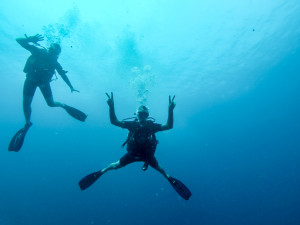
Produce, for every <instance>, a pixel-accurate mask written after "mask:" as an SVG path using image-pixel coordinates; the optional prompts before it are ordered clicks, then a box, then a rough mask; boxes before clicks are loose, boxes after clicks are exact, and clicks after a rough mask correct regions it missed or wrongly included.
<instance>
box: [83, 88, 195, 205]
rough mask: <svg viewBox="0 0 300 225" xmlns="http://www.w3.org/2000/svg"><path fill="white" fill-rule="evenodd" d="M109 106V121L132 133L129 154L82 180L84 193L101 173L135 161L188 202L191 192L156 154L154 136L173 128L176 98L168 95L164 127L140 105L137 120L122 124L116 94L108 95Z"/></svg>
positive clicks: (128, 139) (128, 140)
mask: <svg viewBox="0 0 300 225" xmlns="http://www.w3.org/2000/svg"><path fill="white" fill-rule="evenodd" d="M106 95H107V97H108V100H107V103H108V105H109V116H110V122H111V123H112V124H113V125H115V126H118V127H122V128H126V129H128V130H129V134H128V137H127V140H126V142H125V143H124V144H123V146H124V145H126V144H127V153H126V154H125V155H124V156H123V157H122V158H121V159H120V160H118V161H117V162H114V163H111V164H109V165H108V166H107V167H106V168H104V169H102V170H99V171H97V172H94V173H92V174H89V175H87V176H86V177H84V178H83V179H81V180H80V182H79V186H80V188H81V190H85V189H86V188H88V187H89V186H90V185H92V184H93V183H94V182H95V181H96V180H97V179H98V178H99V177H100V176H101V175H102V174H104V173H106V172H107V171H109V170H114V169H119V168H122V167H124V166H126V165H128V164H130V163H133V162H139V161H142V162H145V164H144V166H143V168H142V169H143V170H146V169H147V167H148V165H150V166H151V167H152V168H154V169H155V170H157V171H158V172H160V173H161V174H162V175H163V176H164V177H165V178H166V179H167V180H168V181H169V182H170V183H171V185H172V186H173V187H174V189H175V190H176V191H177V193H178V194H179V195H180V196H181V197H182V198H184V199H186V200H188V199H189V198H190V196H191V192H190V191H189V190H188V188H187V187H186V186H185V185H184V184H183V183H181V182H180V181H179V180H177V179H175V178H173V177H171V176H170V175H168V174H167V173H166V172H165V170H164V169H163V168H162V167H161V166H160V165H159V164H158V162H157V160H156V158H155V156H154V154H155V149H156V145H157V140H156V137H155V133H156V132H159V131H164V130H169V129H171V128H173V110H174V108H175V102H174V98H175V96H174V97H173V98H171V96H169V113H168V120H167V123H166V124H165V125H162V124H158V123H154V122H153V120H151V119H149V110H148V108H147V107H146V106H144V105H141V106H140V107H139V108H138V109H137V118H136V119H135V120H134V121H124V120H123V121H119V120H118V119H117V116H116V114H115V107H114V98H113V93H111V96H109V95H108V94H107V93H106Z"/></svg>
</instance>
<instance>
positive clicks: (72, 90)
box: [71, 87, 80, 93]
mask: <svg viewBox="0 0 300 225" xmlns="http://www.w3.org/2000/svg"><path fill="white" fill-rule="evenodd" d="M71 92H72V93H73V92H80V91H78V90H76V89H74V88H73V87H71Z"/></svg>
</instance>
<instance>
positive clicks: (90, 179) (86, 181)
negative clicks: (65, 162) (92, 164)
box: [78, 170, 102, 190]
mask: <svg viewBox="0 0 300 225" xmlns="http://www.w3.org/2000/svg"><path fill="white" fill-rule="evenodd" d="M101 175H102V172H101V170H100V171H97V172H95V173H91V174H89V175H87V176H85V177H84V178H82V179H81V180H80V181H79V183H78V184H79V187H80V189H81V190H85V189H87V188H88V187H89V186H91V185H92V184H93V183H95V182H96V180H98V178H99V177H100V176H101Z"/></svg>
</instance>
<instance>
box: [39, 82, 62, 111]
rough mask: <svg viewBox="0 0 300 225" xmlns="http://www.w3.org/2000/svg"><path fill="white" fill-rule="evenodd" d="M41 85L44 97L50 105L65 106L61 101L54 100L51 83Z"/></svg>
mask: <svg viewBox="0 0 300 225" xmlns="http://www.w3.org/2000/svg"><path fill="white" fill-rule="evenodd" d="M39 87H40V89H41V92H42V94H43V96H44V99H45V100H46V102H47V105H48V106H50V107H62V108H64V104H62V103H60V102H55V101H54V100H53V95H52V90H51V87H50V83H47V84H43V85H41V86H39Z"/></svg>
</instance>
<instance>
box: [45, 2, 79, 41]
mask: <svg viewBox="0 0 300 225" xmlns="http://www.w3.org/2000/svg"><path fill="white" fill-rule="evenodd" d="M79 14H80V13H79V9H78V7H77V6H74V7H73V8H72V9H70V10H69V11H67V13H66V14H65V16H64V17H63V18H62V19H61V22H60V23H55V24H49V25H47V26H43V28H42V29H43V31H44V36H45V38H46V40H47V42H48V44H51V43H59V44H60V43H61V42H62V40H63V39H64V38H70V36H71V34H72V32H73V31H74V29H76V27H77V26H78V24H79V22H80V15H79Z"/></svg>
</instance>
